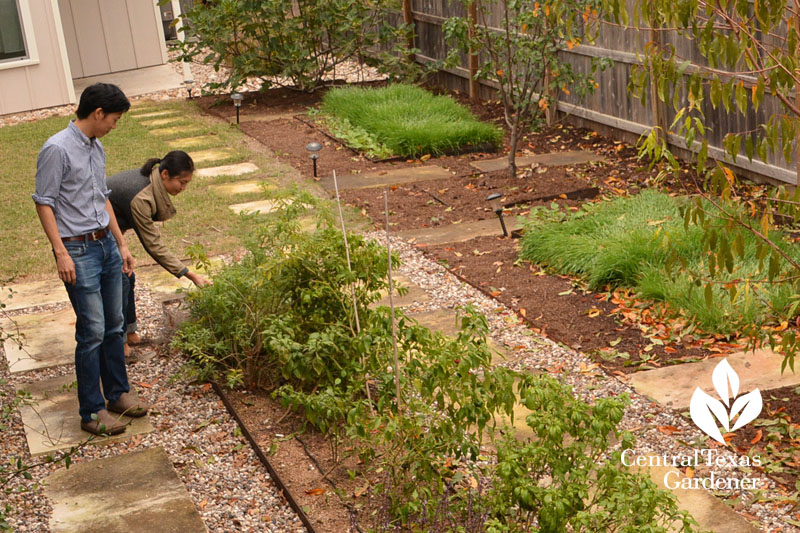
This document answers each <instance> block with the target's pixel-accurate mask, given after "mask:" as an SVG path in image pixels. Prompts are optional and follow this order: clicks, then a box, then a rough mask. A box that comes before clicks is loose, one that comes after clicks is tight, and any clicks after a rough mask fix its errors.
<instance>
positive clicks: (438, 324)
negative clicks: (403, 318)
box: [408, 309, 524, 418]
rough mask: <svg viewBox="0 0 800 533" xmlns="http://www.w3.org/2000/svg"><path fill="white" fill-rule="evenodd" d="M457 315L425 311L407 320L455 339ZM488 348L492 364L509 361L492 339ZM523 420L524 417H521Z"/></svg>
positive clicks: (455, 313) (509, 355)
mask: <svg viewBox="0 0 800 533" xmlns="http://www.w3.org/2000/svg"><path fill="white" fill-rule="evenodd" d="M457 316H458V313H457V312H456V311H455V310H454V309H437V310H435V311H425V312H422V313H410V314H409V315H408V317H409V318H413V319H414V320H416V321H417V322H419V324H420V325H422V326H425V327H426V328H428V329H430V330H432V331H438V332H441V333H442V334H444V335H447V336H448V337H455V336H456V335H457V334H458V330H459V327H458V323H457V322H456V319H457ZM488 345H489V348H490V349H491V350H492V363H493V364H498V363H501V362H503V361H506V360H508V359H510V358H511V357H512V356H511V354H510V352H509V351H508V350H507V349H506V348H505V347H503V346H500V345H498V344H497V343H496V342H494V341H493V340H492V339H488ZM523 418H524V417H523Z"/></svg>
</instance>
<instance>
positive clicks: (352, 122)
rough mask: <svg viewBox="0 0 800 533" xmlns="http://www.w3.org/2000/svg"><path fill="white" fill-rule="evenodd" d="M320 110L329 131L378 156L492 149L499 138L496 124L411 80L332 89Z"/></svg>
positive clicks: (326, 95)
mask: <svg viewBox="0 0 800 533" xmlns="http://www.w3.org/2000/svg"><path fill="white" fill-rule="evenodd" d="M321 111H322V113H323V114H324V115H325V116H326V117H327V125H328V127H329V128H330V129H331V130H332V133H334V135H337V136H338V137H339V138H341V139H342V140H344V141H346V142H348V144H351V145H352V146H353V147H354V148H357V149H359V150H362V151H365V152H367V153H368V154H369V155H371V156H377V157H388V156H392V155H395V156H403V157H413V156H421V155H424V154H431V155H441V154H444V153H456V152H459V151H462V150H466V149H469V148H474V147H479V146H484V147H485V146H490V147H492V148H495V147H497V146H498V145H499V144H500V142H501V141H502V138H503V133H502V131H501V130H500V129H499V128H497V127H496V126H493V125H491V124H486V123H484V122H480V121H479V120H477V119H476V118H475V117H474V116H473V115H472V113H471V112H470V111H469V110H468V109H467V108H465V107H463V106H461V105H460V104H458V103H457V102H456V101H455V100H453V99H451V98H449V97H447V96H434V95H433V94H431V93H429V92H427V91H425V90H423V89H420V88H419V87H414V86H411V85H401V84H397V85H390V86H388V87H383V88H379V89H370V88H360V87H344V88H338V89H332V90H330V91H328V92H327V93H326V94H325V97H324V99H323V103H322V107H321Z"/></svg>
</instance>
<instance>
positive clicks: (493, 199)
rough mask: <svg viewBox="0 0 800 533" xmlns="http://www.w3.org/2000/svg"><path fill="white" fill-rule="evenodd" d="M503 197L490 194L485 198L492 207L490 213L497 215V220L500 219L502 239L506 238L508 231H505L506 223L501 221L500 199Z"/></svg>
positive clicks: (501, 205)
mask: <svg viewBox="0 0 800 533" xmlns="http://www.w3.org/2000/svg"><path fill="white" fill-rule="evenodd" d="M502 197H503V195H502V194H500V193H499V192H496V193H494V194H490V195H489V196H487V197H486V200H487V201H488V202H489V205H490V206H491V207H492V211H494V213H495V214H496V215H497V218H499V219H500V225H501V226H502V227H503V237H508V230H506V222H505V220H503V204H501V203H500V198H502Z"/></svg>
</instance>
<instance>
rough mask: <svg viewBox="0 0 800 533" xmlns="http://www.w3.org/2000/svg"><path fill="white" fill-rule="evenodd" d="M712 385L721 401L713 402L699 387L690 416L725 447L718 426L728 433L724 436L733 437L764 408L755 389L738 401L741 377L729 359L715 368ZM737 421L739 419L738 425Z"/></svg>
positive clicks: (690, 406)
mask: <svg viewBox="0 0 800 533" xmlns="http://www.w3.org/2000/svg"><path fill="white" fill-rule="evenodd" d="M711 382H712V383H713V384H714V389H715V390H716V391H717V394H718V395H719V397H720V400H722V401H720V400H717V399H716V398H713V397H712V396H710V395H708V394H706V393H705V392H703V391H702V390H700V387H697V388H696V389H695V391H694V394H693V395H692V401H691V403H690V404H689V414H690V415H691V417H692V421H693V422H694V423H695V424H696V425H697V427H699V428H700V429H702V430H703V431H704V432H705V433H706V435H708V436H709V437H711V438H712V439H714V440H716V441H717V442H719V443H721V444H726V442H725V439H724V438H723V437H722V433H721V432H720V430H719V427H718V425H717V423H719V426H721V427H722V428H723V429H724V430H725V433H731V432H733V431H736V430H737V429H739V428H740V427H742V426H744V425H745V424H748V423H750V422H752V421H753V420H755V418H756V417H757V416H758V415H759V413H761V408H762V407H763V403H762V400H761V393H760V392H759V391H758V389H755V390H753V391H751V392H748V393H747V394H742V395H741V396H739V397H738V398H737V395H738V394H739V375H738V374H737V373H736V371H735V370H734V369H733V368H732V367H731V365H730V364H729V363H728V360H727V359H723V360H722V361H720V362H719V363H718V364H717V366H716V367H715V368H714V372H713V373H712V374H711ZM731 401H733V405H731ZM737 415H738V418H737ZM734 419H736V421H735V422H734ZM731 423H733V426H731Z"/></svg>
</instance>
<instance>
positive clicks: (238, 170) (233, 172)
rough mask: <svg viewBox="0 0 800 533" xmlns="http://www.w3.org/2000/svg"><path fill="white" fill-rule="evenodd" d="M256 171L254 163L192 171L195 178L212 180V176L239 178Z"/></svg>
mask: <svg viewBox="0 0 800 533" xmlns="http://www.w3.org/2000/svg"><path fill="white" fill-rule="evenodd" d="M257 170H258V167H257V166H256V165H255V164H254V163H236V164H235V165H222V166H218V167H208V168H199V169H197V170H195V171H194V177H195V178H212V177H214V176H241V175H242V174H249V173H251V172H255V171H257Z"/></svg>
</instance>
